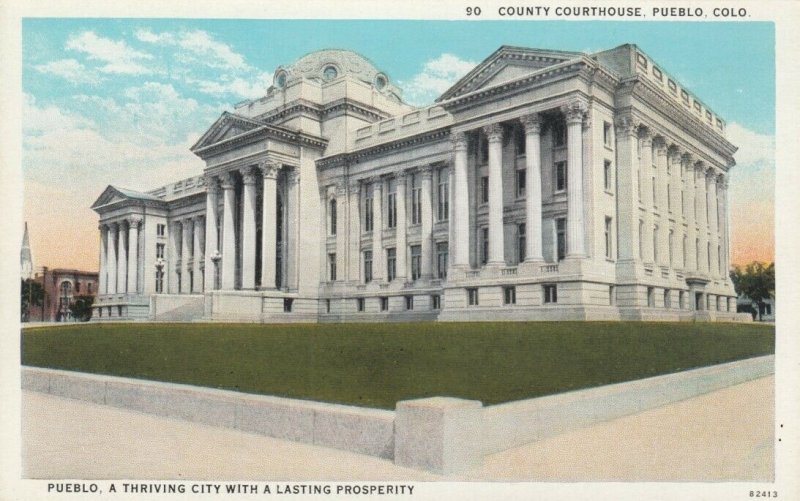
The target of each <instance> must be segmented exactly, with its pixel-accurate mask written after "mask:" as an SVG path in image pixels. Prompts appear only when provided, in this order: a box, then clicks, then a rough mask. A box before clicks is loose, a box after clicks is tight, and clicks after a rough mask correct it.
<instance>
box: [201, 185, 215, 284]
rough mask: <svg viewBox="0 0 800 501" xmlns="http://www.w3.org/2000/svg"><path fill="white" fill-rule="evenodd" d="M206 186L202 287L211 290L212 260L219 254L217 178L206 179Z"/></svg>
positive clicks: (212, 276) (213, 276)
mask: <svg viewBox="0 0 800 501" xmlns="http://www.w3.org/2000/svg"><path fill="white" fill-rule="evenodd" d="M206 186H207V188H206V189H207V191H206V254H205V278H204V284H203V286H204V289H205V290H213V289H214V288H215V287H216V283H215V279H216V276H215V274H216V264H215V263H214V261H213V259H212V258H213V257H214V255H215V254H216V253H217V252H219V242H218V241H217V203H218V197H219V185H218V184H217V178H215V177H212V178H210V179H208V180H207V181H206Z"/></svg>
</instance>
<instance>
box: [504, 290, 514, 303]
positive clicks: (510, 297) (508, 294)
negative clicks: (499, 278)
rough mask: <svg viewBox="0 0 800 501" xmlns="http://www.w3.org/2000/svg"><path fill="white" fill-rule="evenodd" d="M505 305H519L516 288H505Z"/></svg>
mask: <svg viewBox="0 0 800 501" xmlns="http://www.w3.org/2000/svg"><path fill="white" fill-rule="evenodd" d="M503 304H507V305H511V304H517V288H516V287H503Z"/></svg>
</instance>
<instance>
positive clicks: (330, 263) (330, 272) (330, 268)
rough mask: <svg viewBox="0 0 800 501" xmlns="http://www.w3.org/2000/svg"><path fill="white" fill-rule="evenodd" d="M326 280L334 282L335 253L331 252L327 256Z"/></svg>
mask: <svg viewBox="0 0 800 501" xmlns="http://www.w3.org/2000/svg"><path fill="white" fill-rule="evenodd" d="M328 279H329V280H330V281H331V282H335V281H336V253H335V252H331V253H330V254H328Z"/></svg>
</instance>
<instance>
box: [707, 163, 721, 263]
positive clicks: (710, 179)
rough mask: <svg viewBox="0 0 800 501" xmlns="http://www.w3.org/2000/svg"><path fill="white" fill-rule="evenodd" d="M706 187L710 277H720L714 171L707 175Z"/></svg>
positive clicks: (709, 170) (715, 177)
mask: <svg viewBox="0 0 800 501" xmlns="http://www.w3.org/2000/svg"><path fill="white" fill-rule="evenodd" d="M706 180H707V181H706V185H707V186H708V190H707V191H708V232H709V240H710V242H711V269H710V270H709V272H710V275H711V276H714V277H718V276H720V275H721V273H720V272H719V257H720V254H721V253H719V252H718V251H717V247H718V246H719V220H718V219H719V217H718V213H717V200H718V198H717V197H718V196H719V195H718V192H717V176H716V175H715V174H714V170H713V169H708V172H707V174H706Z"/></svg>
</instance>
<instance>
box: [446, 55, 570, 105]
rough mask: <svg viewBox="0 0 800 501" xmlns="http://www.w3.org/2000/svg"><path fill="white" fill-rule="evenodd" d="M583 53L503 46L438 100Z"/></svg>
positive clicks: (507, 79) (496, 82)
mask: <svg viewBox="0 0 800 501" xmlns="http://www.w3.org/2000/svg"><path fill="white" fill-rule="evenodd" d="M580 56H581V53H580V52H566V51H553V50H543V49H526V48H522V47H509V46H505V45H504V46H502V47H500V48H499V49H497V50H496V51H495V52H494V53H493V54H492V55H491V56H489V57H487V58H486V59H485V60H484V61H483V62H482V63H480V64H479V65H478V66H476V67H475V68H473V69H472V71H470V72H469V73H467V74H466V75H465V76H464V77H463V78H462V79H461V80H459V81H458V82H456V83H455V84H454V85H453V86H452V87H450V88H449V89H448V90H447V91H445V93H444V94H442V95H441V97H439V99H437V100H436V101H437V102H438V101H445V100H447V99H450V98H453V97H456V96H460V95H463V94H467V93H469V92H473V91H476V90H479V89H482V88H486V87H492V86H494V85H497V84H500V83H503V82H508V81H511V80H514V79H517V78H521V77H523V76H525V75H527V74H529V73H534V72H536V71H539V70H541V69H544V68H547V67H548V66H553V65H556V64H560V63H563V62H565V61H569V60H570V59H575V58H576V57H580Z"/></svg>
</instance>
